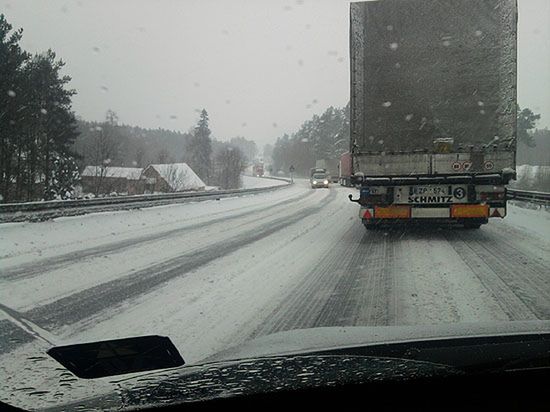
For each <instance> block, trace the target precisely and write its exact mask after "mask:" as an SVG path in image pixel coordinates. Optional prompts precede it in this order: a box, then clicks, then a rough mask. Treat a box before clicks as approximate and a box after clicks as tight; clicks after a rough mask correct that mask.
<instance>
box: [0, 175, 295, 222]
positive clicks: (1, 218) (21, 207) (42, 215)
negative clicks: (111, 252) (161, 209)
mask: <svg viewBox="0 0 550 412" xmlns="http://www.w3.org/2000/svg"><path fill="white" fill-rule="evenodd" d="M265 179H268V178H265ZM272 180H283V181H286V182H287V183H288V184H287V185H274V186H267V187H258V188H251V189H232V190H209V191H196V192H176V193H161V194H148V195H133V196H116V197H102V198H94V199H75V200H49V201H42V202H25V203H5V204H0V223H5V222H21V221H25V220H31V221H34V220H39V221H40V220H46V219H51V218H54V217H60V216H73V215H79V214H85V213H90V212H103V211H114V210H127V209H136V208H140V207H152V206H161V205H165V204H170V203H179V202H184V201H204V200H217V199H221V198H225V197H235V196H244V195H247V194H254V193H261V192H268V191H271V190H278V189H282V188H284V187H287V186H288V185H289V184H291V183H290V182H289V181H288V180H287V179H281V178H275V179H272Z"/></svg>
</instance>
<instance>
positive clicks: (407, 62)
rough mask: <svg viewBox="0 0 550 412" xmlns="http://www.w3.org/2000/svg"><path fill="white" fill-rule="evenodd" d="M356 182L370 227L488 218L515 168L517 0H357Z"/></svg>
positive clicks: (501, 208)
mask: <svg viewBox="0 0 550 412" xmlns="http://www.w3.org/2000/svg"><path fill="white" fill-rule="evenodd" d="M350 12H351V14H350V22H351V24H350V55H351V65H350V66H351V82H350V84H351V100H350V109H351V113H350V114H351V125H350V129H351V130H350V132H351V134H350V139H351V141H350V148H351V152H352V159H353V163H352V166H353V169H352V172H353V174H352V177H351V183H352V184H357V185H359V186H360V194H359V198H358V199H353V197H352V195H350V200H352V201H355V202H358V203H359V204H360V207H361V209H360V218H361V219H362V222H363V224H364V225H365V226H366V227H367V228H372V227H374V226H375V225H376V224H379V223H384V222H394V221H397V222H399V221H401V222H402V221H408V220H424V221H425V220H434V221H436V220H438V221H452V222H458V223H461V224H464V226H466V227H468V228H479V227H480V225H481V224H484V223H487V222H488V219H489V218H490V217H499V218H503V217H504V216H505V215H506V187H505V185H506V184H507V183H508V182H509V181H510V180H511V179H513V178H514V177H515V159H516V73H517V71H516V57H517V52H516V37H517V4H516V0H461V1H456V0H438V1H433V0H408V1H400V0H384V1H368V2H359V3H351V5H350Z"/></svg>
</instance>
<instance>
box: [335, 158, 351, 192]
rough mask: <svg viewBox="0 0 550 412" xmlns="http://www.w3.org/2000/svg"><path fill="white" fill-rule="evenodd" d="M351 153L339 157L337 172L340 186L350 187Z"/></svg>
mask: <svg viewBox="0 0 550 412" xmlns="http://www.w3.org/2000/svg"><path fill="white" fill-rule="evenodd" d="M351 166H352V165H351V153H350V152H346V153H343V154H342V155H341V156H340V164H339V165H338V172H339V174H340V176H339V182H340V184H341V185H342V186H347V187H350V186H352V184H351V175H352V167H351Z"/></svg>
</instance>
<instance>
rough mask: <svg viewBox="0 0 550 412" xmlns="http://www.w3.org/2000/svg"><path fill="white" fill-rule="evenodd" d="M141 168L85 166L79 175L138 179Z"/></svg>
mask: <svg viewBox="0 0 550 412" xmlns="http://www.w3.org/2000/svg"><path fill="white" fill-rule="evenodd" d="M141 172H143V169H142V168H140V167H114V166H113V167H112V166H108V167H105V168H103V167H101V166H86V168H85V169H84V171H83V172H82V173H81V176H88V177H95V176H104V177H118V178H126V179H128V180H139V178H140V176H141Z"/></svg>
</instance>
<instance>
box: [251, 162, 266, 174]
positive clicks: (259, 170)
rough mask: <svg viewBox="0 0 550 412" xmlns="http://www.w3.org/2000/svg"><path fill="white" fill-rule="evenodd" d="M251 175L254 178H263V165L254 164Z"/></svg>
mask: <svg viewBox="0 0 550 412" xmlns="http://www.w3.org/2000/svg"><path fill="white" fill-rule="evenodd" d="M252 175H253V176H256V177H263V175H264V165H263V163H255V164H254V166H252Z"/></svg>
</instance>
